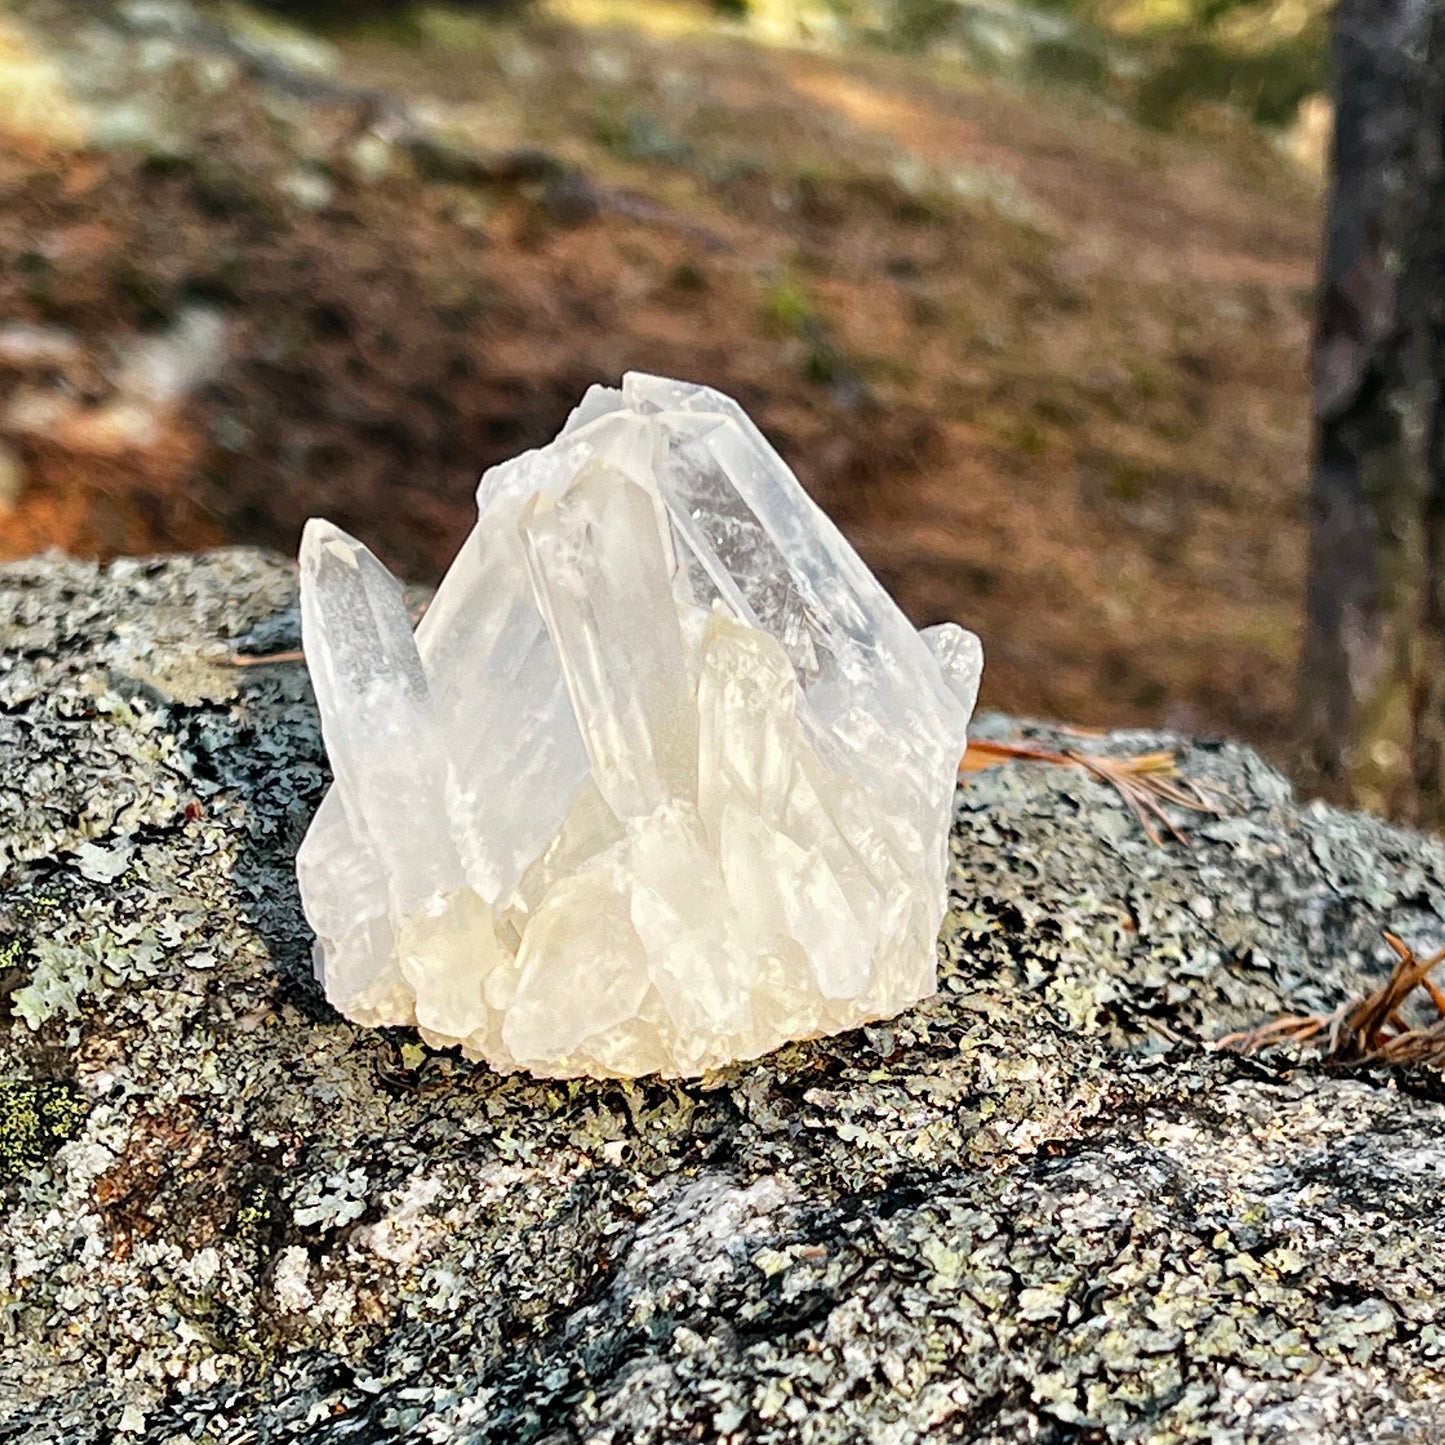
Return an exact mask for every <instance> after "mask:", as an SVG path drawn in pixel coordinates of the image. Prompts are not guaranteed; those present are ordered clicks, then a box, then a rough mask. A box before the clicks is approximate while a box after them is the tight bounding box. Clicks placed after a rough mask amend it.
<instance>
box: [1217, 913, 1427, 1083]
mask: <svg viewBox="0 0 1445 1445" xmlns="http://www.w3.org/2000/svg"><path fill="white" fill-rule="evenodd" d="M1385 942H1386V943H1388V944H1389V945H1390V947H1391V949H1392V950H1393V951H1394V954H1395V967H1394V968H1393V969H1392V970H1391V972H1390V976H1389V978H1387V979H1386V980H1385V982H1384V983H1383V984H1382V985H1381V986H1380V987H1379V988H1377V989H1376V990H1375V991H1374V993H1372V994H1369V995H1368V996H1366V997H1365V998H1363V999H1354V1000H1352V1001H1351V1002H1349V1003H1346V1004H1343V1005H1342V1006H1341V1007H1340V1008H1338V1009H1336V1010H1335V1012H1334V1013H1332V1014H1329V1015H1318V1014H1282V1015H1281V1016H1280V1017H1279V1018H1277V1019H1274V1020H1272V1021H1271V1022H1270V1023H1267V1024H1263V1025H1261V1027H1259V1028H1257V1029H1248V1030H1245V1031H1244V1032H1242V1033H1236V1034H1229V1035H1228V1036H1227V1037H1225V1038H1222V1039H1220V1041H1219V1047H1220V1048H1222V1049H1232V1050H1233V1051H1234V1052H1236V1053H1241V1054H1261V1053H1265V1052H1266V1051H1268V1050H1269V1049H1275V1048H1279V1047H1280V1046H1281V1045H1284V1044H1308V1043H1312V1042H1314V1041H1315V1040H1317V1039H1319V1038H1320V1037H1321V1036H1323V1037H1324V1041H1325V1050H1324V1054H1323V1056H1322V1058H1321V1062H1322V1063H1323V1064H1325V1065H1326V1066H1327V1067H1341V1066H1348V1065H1355V1064H1425V1065H1429V1066H1430V1067H1433V1068H1445V989H1442V988H1441V987H1440V986H1439V985H1438V984H1437V983H1436V982H1435V981H1434V980H1433V979H1432V978H1431V977H1430V975H1431V973H1432V972H1433V971H1434V970H1435V969H1436V968H1437V967H1438V966H1439V965H1440V964H1441V963H1445V949H1441V950H1440V952H1439V953H1432V954H1431V955H1430V956H1429V957H1428V958H1418V957H1416V955H1415V953H1414V951H1413V950H1412V949H1411V948H1410V946H1409V945H1408V944H1406V943H1405V942H1403V941H1402V940H1401V939H1399V938H1398V937H1396V935H1395V934H1393V933H1390V932H1389V931H1388V930H1387V931H1386V933H1385ZM1417 994H1419V995H1423V997H1424V999H1426V1000H1428V1001H1429V1007H1430V1008H1432V1009H1433V1010H1434V1013H1435V1018H1434V1020H1433V1021H1432V1022H1430V1023H1428V1024H1424V1025H1411V1024H1409V1023H1407V1022H1406V1020H1405V1017H1404V1012H1403V1010H1404V1007H1405V1005H1406V1004H1407V1003H1408V1002H1409V1001H1410V999H1411V998H1412V997H1413V996H1415V995H1417Z"/></svg>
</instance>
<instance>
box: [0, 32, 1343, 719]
mask: <svg viewBox="0 0 1445 1445" xmlns="http://www.w3.org/2000/svg"><path fill="white" fill-rule="evenodd" d="M341 46H342V54H343V65H342V70H341V78H342V80H344V81H345V83H347V84H348V85H354V86H358V87H369V88H373V89H379V90H382V91H385V92H387V93H390V94H392V95H395V96H399V97H404V98H406V100H407V101H408V102H409V103H411V104H412V105H414V106H415V107H416V108H417V110H418V112H419V113H424V114H427V115H429V116H431V117H434V118H435V119H436V122H437V124H439V125H440V126H442V127H443V128H444V129H450V130H451V131H453V132H454V133H455V134H456V135H458V136H459V137H462V138H464V139H465V140H466V143H467V144H468V145H470V146H473V147H479V148H481V149H483V150H485V151H487V152H488V153H500V152H506V151H510V150H513V149H515V148H517V147H523V146H536V147H543V148H545V149H546V150H548V151H549V152H550V153H551V154H553V155H554V156H556V157H558V158H560V160H561V161H562V162H563V163H564V169H562V170H560V171H556V172H554V173H551V174H541V175H537V176H533V177H532V178H527V177H525V176H524V177H522V178H520V179H519V178H516V177H513V178H509V179H503V180H501V181H497V182H493V183H483V182H480V181H478V180H477V179H476V178H475V177H470V178H462V179H446V178H442V179H437V178H435V177H434V176H433V177H427V176H424V175H422V174H420V173H419V171H418V168H417V166H416V164H415V163H414V162H413V161H412V160H410V159H408V158H407V157H405V156H403V155H402V154H401V153H400V152H399V151H398V150H397V149H396V148H395V147H394V146H391V145H390V142H389V140H388V134H389V133H388V130H387V120H386V118H385V116H381V117H380V118H378V114H377V112H376V110H375V108H374V107H369V106H368V105H367V104H364V103H352V102H348V101H344V100H338V99H337V98H336V97H335V96H332V97H330V98H329V99H328V98H325V97H323V98H321V99H313V100H307V101H304V102H303V101H299V100H297V99H295V98H294V97H292V98H290V99H289V100H288V101H287V102H286V107H285V108H284V109H278V105H277V103H276V101H275V98H274V97H273V96H270V95H268V94H267V92H266V87H264V86H261V85H258V84H257V83H256V82H255V80H254V79H253V78H247V77H246V76H244V75H240V76H238V77H236V78H235V79H234V80H233V81H232V83H231V85H230V88H229V89H227V90H226V91H225V93H224V95H223V96H222V97H221V98H220V99H219V100H218V99H217V98H216V97H215V96H210V97H208V98H207V100H206V103H205V105H204V106H201V107H198V110H197V113H198V114H199V115H200V116H201V119H200V120H198V121H197V122H196V124H195V126H194V129H193V132H192V135H191V139H190V142H189V144H188V145H187V147H185V148H184V150H183V152H182V153H181V154H178V155H176V154H172V155H167V156H158V155H156V154H154V153H150V154H147V153H145V152H144V151H143V150H142V151H129V152H126V151H105V152H100V151H89V152H82V153H79V154H70V155H66V156H58V155H55V154H50V153H47V152H44V151H36V150H33V149H32V150H29V151H27V150H25V149H23V148H16V147H11V148H9V149H8V150H7V152H6V153H5V154H4V155H3V156H0V316H3V318H5V320H6V322H7V323H9V324H13V323H15V322H17V321H18V322H23V323H26V324H27V325H30V324H33V325H40V326H44V327H47V328H54V327H61V328H65V329H66V330H67V331H68V332H69V333H71V334H73V335H75V336H77V337H79V338H81V339H82V340H83V341H84V342H85V355H86V358H87V360H86V361H85V362H84V363H80V362H75V363H73V364H67V365H65V366H61V367H59V371H60V372H63V375H62V374H49V373H46V372H45V367H44V366H41V365H40V363H38V362H37V361H36V359H35V357H34V356H33V355H30V354H25V355H20V354H19V353H15V350H14V348H11V349H10V350H9V351H7V350H6V348H5V345H4V334H3V332H0V391H3V392H4V393H7V394H9V395H11V396H13V395H14V394H15V393H16V392H17V390H18V391H25V392H26V393H27V394H33V393H35V392H36V390H37V389H40V390H41V391H43V390H44V389H45V388H46V387H49V388H51V389H52V390H56V389H59V390H62V391H64V393H65V395H66V396H67V397H68V398H69V402H68V404H69V405H70V406H71V413H73V412H74V410H75V407H77V406H78V407H79V408H80V415H81V418H82V420H83V419H84V417H85V416H86V415H89V414H92V413H94V412H95V411H96V410H97V409H103V408H104V406H105V402H106V392H107V387H108V386H111V385H112V384H113V376H112V374H111V373H112V372H113V369H114V368H113V367H112V368H111V369H110V370H108V369H107V364H106V360H105V358H106V357H113V356H114V355H115V354H116V353H117V348H122V347H123V346H124V345H125V344H127V338H130V339H134V338H136V337H140V336H143V335H145V334H147V333H148V332H149V331H153V330H156V329H160V330H164V328H165V327H166V326H167V325H169V324H171V322H172V321H173V319H174V317H175V316H176V315H177V314H179V313H181V312H182V311H183V310H184V309H185V308H186V307H187V306H193V305H197V304H199V305H203V306H206V307H210V308H214V309H216V310H218V311H219V313H220V314H221V315H222V316H223V317H224V318H225V324H226V327H227V332H226V334H227V338H228V340H227V360H226V361H225V364H224V365H223V366H222V367H220V369H219V370H218V371H217V372H216V374H215V375H214V376H213V377H212V378H211V379H210V380H209V381H208V382H207V384H206V385H205V387H204V389H203V390H201V391H200V392H199V393H198V394H197V395H196V396H195V397H193V398H192V400H191V401H190V402H189V403H188V404H186V405H185V406H183V407H181V408H179V409H178V410H177V411H175V413H174V414H168V416H167V418H166V419H165V422H164V425H162V426H161V427H160V428H159V431H158V432H156V433H155V434H154V435H151V436H149V437H148V438H147V439H146V440H145V441H144V444H139V443H134V441H133V440H132V441H127V440H125V439H124V437H123V438H122V439H121V440H120V441H116V439H115V438H114V437H113V436H111V435H110V434H109V433H104V434H103V436H102V437H101V439H99V440H98V439H97V429H96V427H95V426H93V425H92V426H88V427H87V426H83V425H78V424H76V419H75V416H74V415H73V414H70V413H67V415H70V420H69V422H67V423H65V424H60V423H58V422H57V423H56V424H54V425H51V426H49V427H36V426H34V425H30V426H29V427H28V429H27V428H26V427H22V426H20V425H19V424H18V423H15V421H14V417H13V416H12V415H11V412H12V411H13V408H9V409H7V410H6V411H5V412H3V413H0V439H3V440H6V441H7V443H8V445H9V446H10V447H11V449H12V450H13V451H14V452H15V453H16V454H17V455H18V456H19V457H20V459H21V461H22V463H23V466H24V469H25V473H26V476H27V482H26V485H25V487H24V489H23V490H22V491H21V493H20V495H19V498H18V501H17V503H16V505H15V507H14V509H13V510H12V511H11V512H10V514H9V515H8V517H3V518H0V555H10V556H14V555H20V554H23V553H25V552H27V551H29V550H32V549H33V548H35V547H37V546H40V545H45V544H51V543H54V544H59V545H61V546H65V547H69V548H71V549H74V550H77V551H80V552H84V553H90V554H107V553H114V552H118V551H134V550H142V549H146V548H153V547H159V548H185V547H191V546H195V545H199V544H204V543H210V542H213V541H216V540H220V539H223V538H237V539H244V540H261V541H266V542H271V543H274V544H276V545H278V546H281V547H291V546H294V543H295V540H296V536H297V532H298V529H299V527H300V525H301V523H302V521H303V520H304V519H305V517H307V516H308V515H311V514H313V513H325V514H327V515H329V516H331V517H332V518H333V519H334V520H336V521H337V522H339V523H341V524H342V525H344V526H347V527H349V528H351V529H353V530H354V531H356V532H357V533H358V534H359V535H361V536H362V537H363V538H364V539H365V540H367V541H368V542H370V543H371V544H372V545H373V546H374V547H375V548H376V549H377V550H378V552H380V553H381V554H382V555H383V556H384V557H385V558H386V559H387V561H388V562H389V563H391V564H392V565H393V566H394V567H396V568H397V569H398V570H401V571H404V572H407V573H410V574H414V575H418V576H420V577H428V576H435V575H436V574H437V573H438V572H439V571H440V570H441V569H442V568H443V567H444V566H445V565H446V563H447V561H448V559H449V558H450V556H451V554H452V552H453V550H454V549H455V547H456V545H457V543H458V541H459V539H460V538H461V536H462V535H463V533H464V531H465V529H466V527H467V526H468V524H469V521H470V518H471V515H472V502H471V492H472V489H473V487H474V484H475V479H476V476H477V474H478V472H479V471H480V470H481V469H482V468H483V467H484V466H486V465H488V464H490V463H492V462H495V461H497V460H499V459H501V458H503V457H505V456H507V455H510V454H511V453H513V452H514V451H516V450H518V449H520V448H521V447H524V446H527V445H532V444H535V443H537V442H540V441H542V440H545V439H546V438H547V437H549V436H550V435H551V434H552V432H553V431H554V430H555V429H556V427H557V425H558V424H559V423H560V421H561V420H562V418H563V417H564V415H565V414H566V412H567V410H568V409H569V407H570V406H571V404H572V403H573V402H574V401H575V399H576V398H577V396H578V395H579V393H580V392H581V390H582V389H583V388H584V387H585V386H586V385H587V384H588V383H590V382H592V381H595V380H598V379H609V378H615V377H616V376H617V375H618V374H619V373H620V372H621V371H623V370H625V369H627V368H630V367H636V368H642V369H648V370H655V371H660V372H665V373H673V374H677V375H682V376H687V377H691V378H694V379H696V380H699V381H705V382H710V383H713V384H715V385H718V386H721V387H723V388H724V389H726V390H728V391H730V392H731V393H733V394H734V395H736V396H737V397H738V398H739V399H740V400H742V401H743V403H744V404H745V405H747V406H748V407H749V408H750V409H752V410H753V411H754V412H755V413H756V414H757V415H758V417H759V419H760V420H761V422H762V424H763V425H764V427H765V428H766V429H767V430H768V431H769V433H770V434H771V435H772V436H773V438H774V439H775V440H776V442H777V443H778V444H779V446H780V447H781V449H782V450H783V451H784V453H785V455H786V456H787V457H788V458H789V459H790V460H791V461H792V462H793V463H794V465H795V466H796V467H797V469H798V471H799V473H800V474H801V476H802V477H803V479H804V481H805V482H806V483H807V485H808V486H809V487H810V488H811V489H812V491H813V492H814V494H815V495H816V496H817V497H818V498H819V499H820V500H821V501H822V502H823V504H824V505H825V506H826V507H827V508H828V509H829V510H830V511H832V512H833V513H834V515H836V516H837V517H838V518H839V519H840V521H841V522H842V524H843V525H844V526H845V528H846V529H847V530H848V531H849V532H850V533H851V535H852V536H853V537H854V539H855V540H856V541H857V543H858V545H859V546H860V548H861V550H862V551H863V552H864V554H865V555H866V556H867V558H868V559H869V561H870V562H871V563H872V564H873V565H874V567H875V568H876V569H877V570H878V571H879V573H880V574H881V575H882V576H883V577H884V578H885V580H886V581H887V582H888V584H889V585H890V587H892V588H893V590H894V592H895V593H896V595H897V596H898V598H899V600H900V601H901V602H902V604H903V605H904V607H905V608H906V609H907V610H908V611H909V612H910V613H911V614H912V615H913V616H914V617H915V618H916V619H917V620H919V621H920V622H927V621H933V620H937V619H938V618H941V617H944V616H955V617H957V618H958V619H960V620H961V621H964V622H966V623H967V624H969V625H970V626H972V627H974V628H975V629H976V630H978V631H979V632H980V633H981V635H982V636H983V637H984V639H985V642H986V644H987V645H988V647H989V656H990V661H989V668H988V673H987V677H986V682H985V700H986V702H988V703H991V704H994V705H997V706H1001V707H1006V708H1008V709H1010V710H1013V711H1021V712H1032V713H1041V714H1048V715H1053V716H1057V717H1063V718H1066V719H1070V720H1073V721H1076V722H1081V723H1097V724H1104V723H1108V724H1114V725H1117V724H1125V723H1130V722H1141V723H1142V722H1157V721H1163V722H1166V723H1168V724H1171V725H1175V726H1182V727H1187V728H1191V729H1220V730H1226V731H1229V732H1233V733H1237V734H1239V735H1242V736H1244V737H1246V738H1249V739H1252V740H1255V741H1257V742H1263V743H1265V744H1275V745H1277V746H1279V745H1283V743H1284V741H1285V739H1286V738H1287V714H1288V707H1289V694H1290V684H1291V678H1290V673H1291V670H1292V667H1293V657H1294V649H1295V643H1296V636H1297V628H1298V618H1299V613H1300V610H1301V588H1302V557H1303V522H1302V509H1303V503H1302V496H1303V485H1304V477H1305V469H1306V453H1307V396H1306V379H1305V352H1306V343H1307V333H1308V311H1309V299H1308V298H1309V287H1310V285H1311V281H1312V272H1313V259H1314V250H1315V232H1316V226H1317V202H1316V199H1315V196H1314V194H1313V191H1312V189H1311V187H1310V186H1309V184H1308V183H1306V182H1305V181H1304V180H1303V179H1301V178H1300V177H1299V176H1298V175H1297V174H1296V173H1295V172H1293V171H1292V170H1291V169H1290V166H1289V164H1288V163H1287V162H1286V161H1285V160H1284V159H1282V158H1278V157H1276V155H1275V154H1274V153H1273V152H1272V150H1271V149H1270V148H1269V146H1268V144H1267V142H1265V141H1264V140H1263V139H1262V138H1259V137H1257V136H1256V137H1245V138H1244V139H1243V140H1241V138H1240V136H1238V135H1234V136H1233V137H1232V138H1231V136H1230V135H1229V134H1227V133H1226V134H1225V135H1223V137H1215V138H1214V140H1213V141H1212V142H1211V143H1210V145H1208V146H1206V145H1204V144H1203V143H1202V142H1201V141H1199V140H1197V139H1196V140H1195V141H1189V140H1185V139H1176V138H1166V137H1163V136H1158V135H1152V134H1145V133H1142V132H1140V131H1139V130H1137V129H1136V128H1134V127H1132V126H1130V125H1128V124H1126V123H1124V122H1122V121H1118V120H1115V119H1111V118H1110V117H1109V116H1108V115H1106V114H1104V113H1102V112H1100V111H1099V110H1098V109H1097V108H1094V107H1091V106H1090V105H1089V104H1088V103H1087V102H1086V101H1084V100H1082V99H1078V98H1071V97H1067V96H1059V95H1049V94H1040V93H1034V94H1024V93H1020V92H1017V91H1012V90H1007V89H1004V88H1001V87H999V86H997V85H994V84H991V83H985V82H982V81H979V80H978V79H977V78H976V77H971V76H970V75H969V74H968V73H966V72H963V71H959V70H957V69H953V70H950V69H948V68H947V67H943V66H941V65H938V64H934V63H923V62H905V61H902V60H897V59H893V58H889V57H882V56H842V57H836V56H824V55H820V54H813V53H801V52H793V51H787V50H767V49H763V48H759V47H757V46H754V45H750V44H748V43H745V42H744V41H742V40H739V39H736V38H729V37H727V36H723V35H719V34H716V33H711V32H709V31H708V30H706V29H705V28H699V29H697V30H696V31H695V32H693V33H683V34H675V35H671V36H668V37H665V38H663V37H658V36H656V35H652V36H649V35H647V34H644V33H641V32H638V31H633V30H627V29H601V30H599V29H594V28H585V27H580V26H573V25H568V24H565V23H562V22H561V21H559V20H555V19H554V20H550V21H549V20H536V19H534V20H532V21H530V22H528V23H527V24H526V26H525V27H523V26H522V25H521V24H520V22H510V21H509V22H493V23H486V24H484V23H481V22H475V21H468V22H465V23H463V22H459V21H452V22H449V23H447V24H446V25H444V26H433V27H431V28H430V29H429V30H427V31H425V32H424V33H422V34H421V35H420V36H417V35H413V36H411V37H410V38H408V39H407V40H406V42H405V43H401V42H399V41H398V39H397V38H396V37H395V36H391V37H385V36H372V37H361V38H358V37H354V36H353V37H351V38H348V39H344V40H343V41H342V42H341ZM176 83H180V82H176ZM298 175H300V176H301V177H302V178H303V180H304V181H305V182H306V184H298V183H297V180H296V177H297V176H298ZM579 176H585V177H586V180H585V182H584V181H582V180H580V179H579ZM20 351H21V353H23V352H24V348H21V349H20ZM97 358H99V359H98V360H97ZM48 364H49V365H50V366H51V373H54V372H55V371H56V367H55V365H54V364H52V363H48ZM37 367H39V371H37ZM30 415H33V411H32V413H30ZM7 418H8V420H7ZM7 429H8V430H7ZM102 432H103V429H102Z"/></svg>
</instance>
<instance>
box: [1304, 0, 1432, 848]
mask: <svg viewBox="0 0 1445 1445" xmlns="http://www.w3.org/2000/svg"><path fill="white" fill-rule="evenodd" d="M1334 65H1335V78H1336V103H1337V110H1336V131H1335V148H1334V185H1333V193H1332V195H1331V198H1330V209H1329V220H1328V229H1327V239H1326V250H1325V262H1324V277H1323V286H1322V291H1321V296H1320V307H1319V321H1318V331H1317V335H1316V342H1315V417H1316V445H1317V456H1316V470H1315V478H1314V493H1313V518H1312V521H1313V528H1312V535H1311V551H1310V584H1309V601H1308V631H1307V636H1306V643H1305V653H1304V669H1303V677H1302V684H1301V712H1302V715H1301V721H1302V725H1303V732H1304V738H1305V743H1306V747H1307V749H1308V751H1309V760H1310V762H1311V763H1312V764H1313V767H1314V769H1315V770H1316V772H1317V775H1318V778H1319V780H1320V781H1322V782H1323V783H1325V784H1326V785H1327V786H1331V787H1333V789H1334V790H1336V791H1340V792H1344V793H1347V794H1348V795H1349V796H1350V797H1351V798H1352V799H1353V800H1354V801H1355V802H1357V803H1359V804H1361V805H1363V806H1366V807H1371V808H1375V809H1379V810H1381V811H1384V812H1387V813H1390V814H1392V815H1394V816H1396V817H1401V818H1407V819H1409V820H1411V821H1415V822H1419V823H1423V824H1428V825H1436V826H1438V825H1441V824H1445V453H1442V433H1441V425H1442V399H1445V396H1442V393H1445V168H1442V141H1445V137H1442V121H1445V104H1442V103H1445V0H1341V4H1340V6H1339V10H1338V12H1337V16H1336V21H1335V39H1334Z"/></svg>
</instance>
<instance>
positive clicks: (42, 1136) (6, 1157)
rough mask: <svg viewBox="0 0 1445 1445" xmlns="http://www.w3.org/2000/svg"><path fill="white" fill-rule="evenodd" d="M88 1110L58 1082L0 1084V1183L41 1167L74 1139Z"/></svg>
mask: <svg viewBox="0 0 1445 1445" xmlns="http://www.w3.org/2000/svg"><path fill="white" fill-rule="evenodd" d="M88 1109H89V1105H88V1104H87V1102H86V1100H85V1098H84V1096H83V1095H82V1094H81V1093H80V1091H79V1090H78V1089H76V1088H75V1087H74V1085H72V1084H69V1083H66V1082H64V1081H62V1080H56V1079H15V1080H11V1081H9V1082H8V1083H0V1183H4V1182H5V1181H6V1180H9V1179H13V1178H15V1177H16V1176H17V1175H20V1174H23V1173H24V1172H25V1171H26V1170H28V1169H33V1168H35V1167H36V1165H38V1164H43V1163H44V1162H45V1160H47V1159H48V1158H49V1157H50V1156H51V1155H52V1154H53V1153H54V1152H55V1151H56V1150H57V1149H58V1148H59V1147H60V1146H61V1145H62V1144H64V1143H67V1142H68V1141H69V1140H71V1139H73V1138H75V1136H76V1135H77V1134H78V1133H79V1132H80V1128H81V1125H82V1124H83V1123H84V1122H85V1116H86V1113H87V1112H88Z"/></svg>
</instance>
